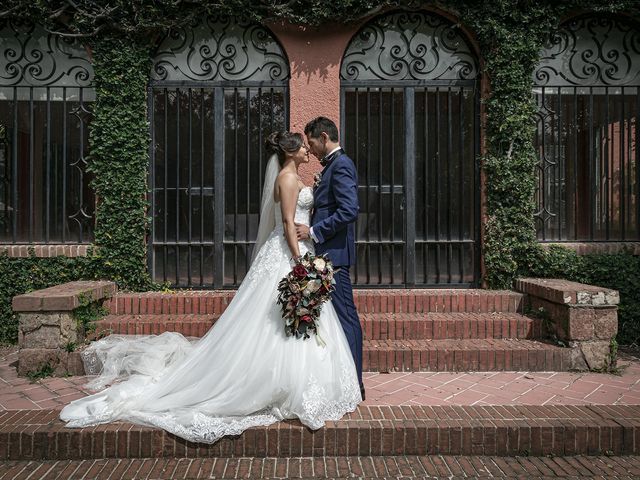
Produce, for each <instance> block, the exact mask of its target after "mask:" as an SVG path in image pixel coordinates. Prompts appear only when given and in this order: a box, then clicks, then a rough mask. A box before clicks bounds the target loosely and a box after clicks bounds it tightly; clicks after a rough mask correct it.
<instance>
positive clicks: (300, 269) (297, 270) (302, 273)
mask: <svg viewBox="0 0 640 480" xmlns="http://www.w3.org/2000/svg"><path fill="white" fill-rule="evenodd" d="M293 274H294V275H295V276H296V277H298V278H304V277H306V276H307V269H306V268H304V266H303V265H300V264H297V265H296V266H295V267H293Z"/></svg>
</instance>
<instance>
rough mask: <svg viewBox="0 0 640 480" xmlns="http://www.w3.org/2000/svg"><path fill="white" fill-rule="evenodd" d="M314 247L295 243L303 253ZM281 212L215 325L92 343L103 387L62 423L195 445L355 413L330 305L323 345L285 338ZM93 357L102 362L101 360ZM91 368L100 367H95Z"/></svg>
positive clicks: (350, 374)
mask: <svg viewBox="0 0 640 480" xmlns="http://www.w3.org/2000/svg"><path fill="white" fill-rule="evenodd" d="M312 206H313V192H312V189H311V187H304V188H303V189H302V190H301V191H300V192H299V195H298V201H297V206H296V213H295V220H296V222H297V223H304V224H306V225H309V221H310V216H311V208H312ZM307 251H313V244H312V243H311V242H310V241H302V242H300V253H301V254H302V255H304V254H305V253H306V252H307ZM290 256H291V255H290V251H289V247H288V246H287V243H286V240H285V238H284V233H283V226H282V216H281V213H280V209H279V208H276V227H275V229H274V230H273V231H272V232H271V234H270V235H269V237H268V239H267V241H266V242H265V244H264V245H263V246H262V248H260V251H259V252H258V254H257V256H256V257H255V259H254V261H253V263H252V264H251V267H250V269H249V272H248V273H247V276H246V278H245V279H244V281H243V282H242V284H241V285H240V287H239V288H238V291H237V293H236V295H235V297H234V298H233V300H232V301H231V303H230V304H229V305H228V307H227V309H226V310H225V312H224V313H223V314H222V315H221V317H220V318H219V319H218V320H217V321H216V323H215V324H214V326H213V327H212V328H211V329H210V330H209V331H208V332H207V334H206V335H205V336H204V337H202V338H201V339H199V340H197V341H195V342H194V343H190V342H189V341H188V340H186V339H185V338H184V337H182V335H180V334H177V333H173V332H167V333H164V334H162V335H158V336H146V337H141V336H123V335H111V336H108V337H106V338H104V339H102V340H99V341H97V342H93V343H92V344H91V345H90V346H89V347H88V348H87V350H86V351H85V352H84V353H83V355H84V357H85V363H86V364H87V366H88V368H89V369H91V365H92V364H93V365H95V364H102V365H103V372H102V374H101V375H100V376H99V377H98V378H97V379H96V380H95V381H94V382H93V386H94V387H98V388H99V387H103V386H104V385H105V384H106V383H111V382H113V381H114V379H120V380H122V381H120V382H119V383H114V384H113V385H112V386H110V387H109V388H107V389H105V390H103V391H101V392H98V393H96V394H93V395H91V396H88V397H85V398H81V399H78V400H75V401H73V402H71V403H70V404H69V405H67V406H66V407H65V408H64V409H63V410H62V412H61V413H60V418H61V419H62V420H64V421H66V422H68V423H67V426H68V427H84V426H89V425H96V424H100V423H107V422H112V421H126V422H133V423H138V424H143V425H150V426H157V427H160V428H163V429H165V430H167V431H169V432H172V433H174V434H176V435H178V436H180V437H182V438H185V439H187V440H190V441H193V442H206V443H213V442H215V441H216V440H218V439H219V438H221V437H223V436H225V435H238V434H240V433H242V432H243V431H244V430H245V429H247V428H250V427H253V426H259V425H270V424H272V423H275V422H277V421H280V420H283V419H290V418H299V419H300V421H301V422H302V423H303V424H305V425H307V426H308V427H310V428H312V429H318V428H320V427H322V426H323V425H324V423H325V421H326V420H337V419H339V418H341V417H342V416H343V415H344V414H345V413H348V412H352V411H354V410H355V408H356V406H357V405H358V403H360V401H361V396H360V388H359V384H358V377H357V373H356V369H355V365H354V362H353V358H352V356H351V351H350V349H349V345H348V343H347V339H346V337H345V335H344V332H343V330H342V327H341V325H340V321H339V320H338V317H337V314H336V312H335V310H334V308H333V306H332V304H331V302H330V301H329V302H327V303H326V304H325V305H324V306H323V308H322V312H321V315H320V320H319V331H320V334H321V336H322V339H323V340H324V342H325V343H326V346H322V345H321V342H317V341H316V339H314V338H313V337H312V338H310V339H308V340H301V339H296V338H295V337H287V336H286V335H285V330H284V322H283V320H282V316H281V313H280V308H279V306H278V305H277V304H276V298H277V285H278V282H279V281H280V280H281V279H282V277H284V276H285V275H286V274H287V273H289V271H290V270H291V265H290V263H289V258H290ZM98 359H99V361H98ZM93 373H97V372H93Z"/></svg>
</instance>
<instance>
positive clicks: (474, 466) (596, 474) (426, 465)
mask: <svg viewBox="0 0 640 480" xmlns="http://www.w3.org/2000/svg"><path fill="white" fill-rule="evenodd" d="M347 477H359V478H407V479H409V478H483V477H484V478H527V479H538V478H549V479H551V478H564V479H569V478H608V479H637V478H640V457H582V456H578V457H566V458H546V457H543V458H524V457H481V456H477V457H453V456H435V455H434V456H420V457H417V456H398V457H319V458H310V457H302V458H300V457H298V458H231V459H224V458H223V459H215V458H212V459H208V458H207V459H122V460H118V459H110V460H107V459H103V460H65V461H45V462H26V461H22V462H17V461H14V462H5V463H4V464H0V479H2V480H4V479H12V480H13V479H15V480H26V479H30V480H40V479H42V480H49V479H51V480H53V479H82V478H86V479H89V478H91V479H93V478H99V479H114V480H115V479H130V478H136V479H152V478H153V479H161V478H167V479H187V478H192V479H203V478H308V479H312V478H347Z"/></svg>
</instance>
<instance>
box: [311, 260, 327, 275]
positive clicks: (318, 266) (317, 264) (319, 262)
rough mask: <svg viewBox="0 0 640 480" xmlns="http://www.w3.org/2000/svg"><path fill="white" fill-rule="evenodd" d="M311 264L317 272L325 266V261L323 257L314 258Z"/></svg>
mask: <svg viewBox="0 0 640 480" xmlns="http://www.w3.org/2000/svg"><path fill="white" fill-rule="evenodd" d="M313 266H314V267H316V270H317V271H318V272H322V271H324V268H325V267H326V266H327V262H325V261H324V258H316V259H315V260H314V261H313Z"/></svg>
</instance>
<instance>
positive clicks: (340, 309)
mask: <svg viewBox="0 0 640 480" xmlns="http://www.w3.org/2000/svg"><path fill="white" fill-rule="evenodd" d="M338 268H339V270H338V271H337V272H336V273H335V275H334V278H335V281H336V285H335V287H336V289H335V291H334V292H333V293H332V295H331V300H332V303H333V307H334V308H335V310H336V313H337V314H338V318H339V319H340V323H341V324H342V328H343V330H344V333H345V336H346V337H347V341H348V342H349V347H350V348H351V354H352V355H353V360H354V362H355V364H356V370H357V371H358V381H359V382H360V385H362V326H361V325H360V318H359V317H358V311H357V310H356V305H355V303H353V288H352V286H351V277H350V276H349V267H336V270H337V269H338Z"/></svg>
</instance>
